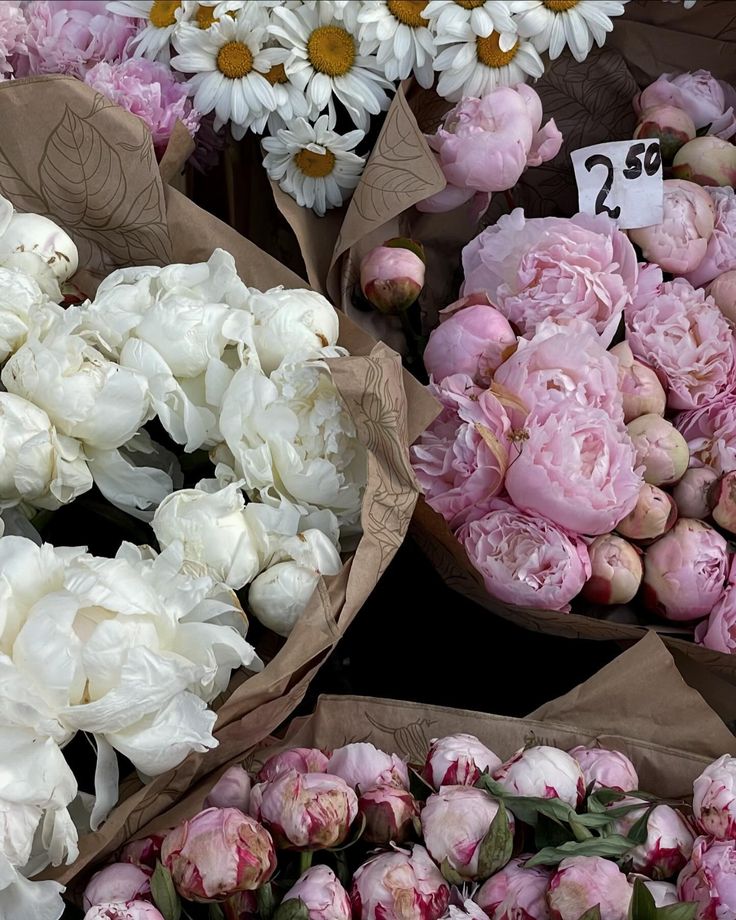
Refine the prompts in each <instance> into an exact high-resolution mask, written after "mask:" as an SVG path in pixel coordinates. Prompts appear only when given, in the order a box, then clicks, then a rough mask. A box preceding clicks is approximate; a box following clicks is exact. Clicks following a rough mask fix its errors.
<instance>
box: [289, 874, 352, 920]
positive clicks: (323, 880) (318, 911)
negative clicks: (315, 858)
mask: <svg viewBox="0 0 736 920" xmlns="http://www.w3.org/2000/svg"><path fill="white" fill-rule="evenodd" d="M294 900H299V901H300V902H301V904H300V906H302V907H303V908H304V909H305V920H350V898H349V897H348V893H347V891H345V889H344V888H343V887H342V885H341V884H340V882H339V881H338V879H337V877H336V876H335V873H334V872H333V871H332V869H330V868H328V867H327V866H312V867H311V868H310V869H307V871H306V872H305V873H304V874H303V875H302V876H301V877H300V878H298V879H297V881H296V883H295V884H294V885H292V887H291V888H290V889H289V890H288V891H287V892H286V894H285V895H284V897H283V900H282V902H281V903H282V904H287V903H288V902H289V901H294ZM284 913H285V914H286V915H287V916H288V913H287V912H286V911H284Z"/></svg>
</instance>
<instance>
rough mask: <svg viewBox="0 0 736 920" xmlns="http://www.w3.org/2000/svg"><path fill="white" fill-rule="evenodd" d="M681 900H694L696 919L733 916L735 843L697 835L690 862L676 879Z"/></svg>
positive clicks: (735, 913)
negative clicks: (696, 907) (696, 908)
mask: <svg viewBox="0 0 736 920" xmlns="http://www.w3.org/2000/svg"><path fill="white" fill-rule="evenodd" d="M677 894H678V895H679V897H680V900H681V901H695V902H696V903H697V905H698V912H697V914H696V915H695V916H696V918H697V920H730V918H731V917H736V844H735V843H734V841H733V840H711V839H710V838H708V837H698V839H697V840H696V841H695V846H694V847H693V855H692V857H691V858H690V862H689V863H688V864H687V865H686V866H685V868H684V869H683V870H682V872H681V873H680V875H679V877H678V879H677Z"/></svg>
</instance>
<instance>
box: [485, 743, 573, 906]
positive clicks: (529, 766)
mask: <svg viewBox="0 0 736 920" xmlns="http://www.w3.org/2000/svg"><path fill="white" fill-rule="evenodd" d="M493 778H494V779H495V780H496V781H497V782H499V783H500V784H501V785H502V786H503V787H504V789H506V791H507V792H510V793H512V795H533V796H538V797H539V798H542V799H554V798H557V799H562V801H563V802H567V804H568V805H572V807H573V808H577V806H578V804H579V803H580V802H582V800H583V796H584V795H585V779H584V777H583V771H582V770H581V769H580V767H579V765H578V763H577V761H576V760H575V759H574V758H573V757H571V756H570V755H569V754H566V753H565V751H561V750H559V748H555V747H547V746H545V745H542V744H540V745H537V746H536V747H530V748H526V750H521V751H517V752H516V754H514V756H513V757H512V758H511V759H510V760H507V761H506V763H505V764H502V766H500V767H499V768H498V770H496V772H495V773H494V774H493ZM576 920H577V918H576Z"/></svg>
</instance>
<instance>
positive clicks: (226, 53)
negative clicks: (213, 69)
mask: <svg viewBox="0 0 736 920" xmlns="http://www.w3.org/2000/svg"><path fill="white" fill-rule="evenodd" d="M217 69H218V70H219V71H220V73H222V74H224V75H225V76H226V77H229V78H230V79H231V80H238V79H240V77H244V76H246V75H247V74H249V73H250V72H251V70H253V54H252V52H251V50H250V48H249V47H248V46H247V45H244V44H243V42H228V43H227V44H226V45H223V46H222V48H220V50H219V51H218V52H217Z"/></svg>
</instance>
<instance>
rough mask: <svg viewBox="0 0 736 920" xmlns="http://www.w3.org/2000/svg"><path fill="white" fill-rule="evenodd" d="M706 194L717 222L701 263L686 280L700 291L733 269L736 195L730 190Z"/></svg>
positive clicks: (735, 258) (721, 188)
mask: <svg viewBox="0 0 736 920" xmlns="http://www.w3.org/2000/svg"><path fill="white" fill-rule="evenodd" d="M706 191H707V192H708V194H709V195H710V197H711V198H712V199H713V204H714V205H715V209H716V210H715V217H716V219H715V226H714V228H713V233H712V234H711V236H710V239H709V240H708V246H707V248H706V250H705V257H704V258H703V261H702V262H701V263H700V265H698V267H697V268H696V269H695V271H692V272H690V273H689V274H688V276H687V280H688V281H689V282H690V284H692V285H693V287H703V285H706V284H709V283H710V282H711V281H713V279H714V278H717V277H718V276H719V275H722V274H723V273H724V272H727V271H731V269H733V268H736V194H734V190H733V189H732V188H731V187H730V186H723V187H713V188H708V189H706Z"/></svg>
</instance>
